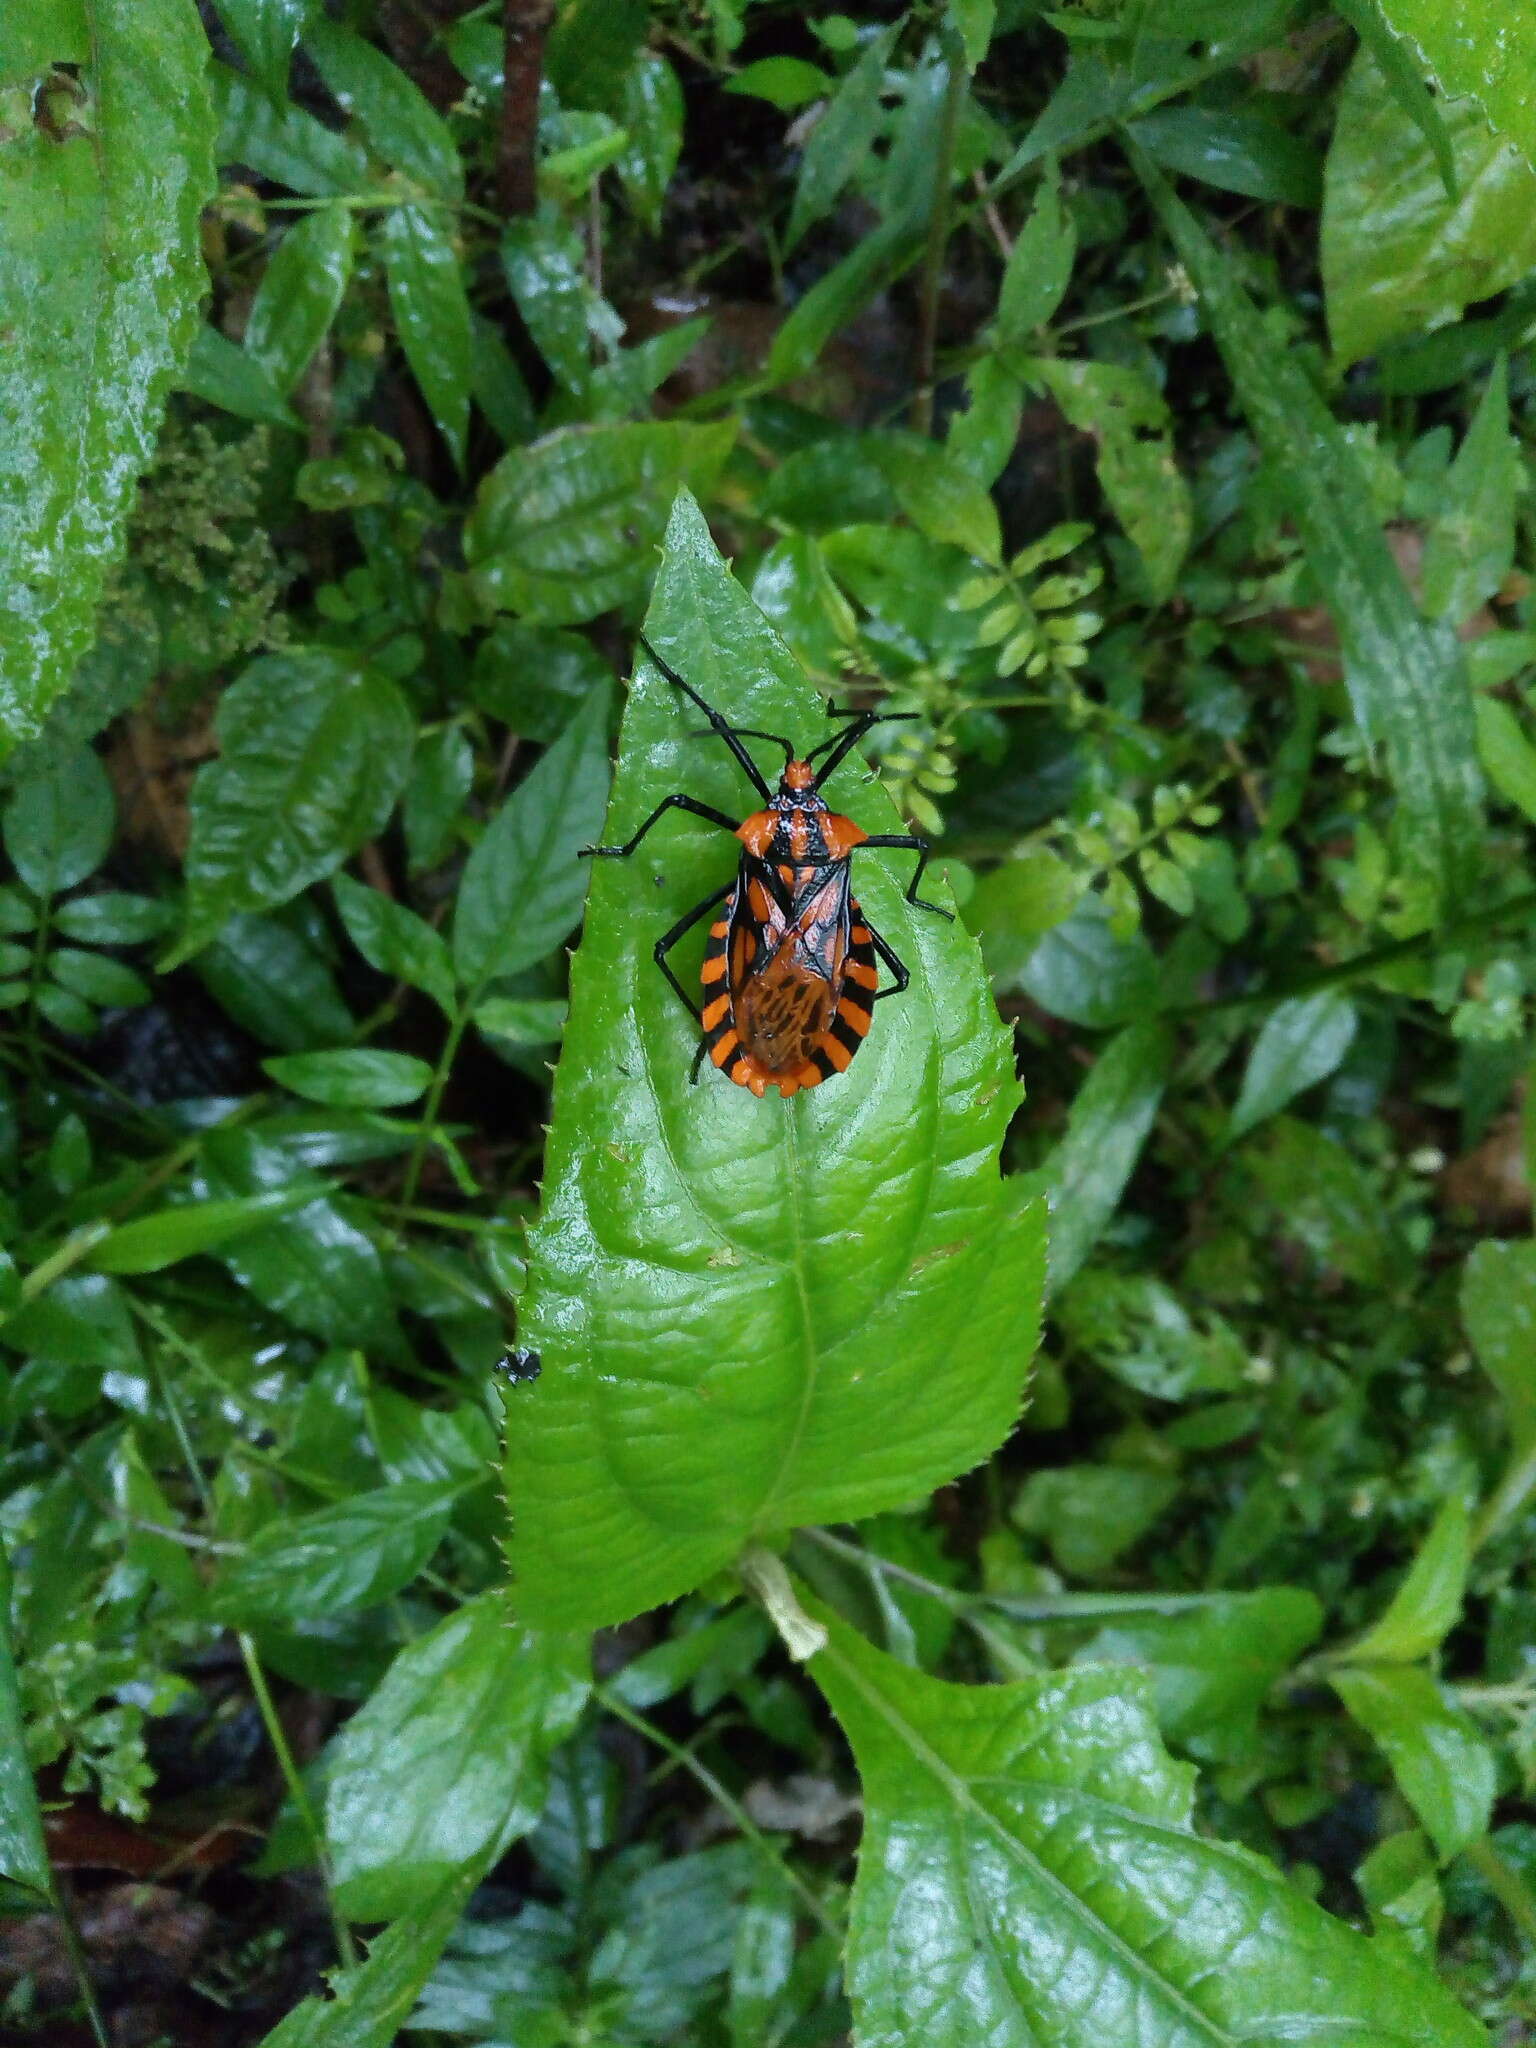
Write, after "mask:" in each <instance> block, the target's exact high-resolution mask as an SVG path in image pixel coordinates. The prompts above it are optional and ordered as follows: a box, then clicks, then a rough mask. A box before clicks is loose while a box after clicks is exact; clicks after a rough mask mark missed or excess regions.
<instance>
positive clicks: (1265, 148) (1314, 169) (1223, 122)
mask: <svg viewBox="0 0 1536 2048" xmlns="http://www.w3.org/2000/svg"><path fill="white" fill-rule="evenodd" d="M1127 132H1128V133H1129V134H1131V135H1134V136H1135V138H1136V140H1137V141H1138V142H1139V143H1140V144H1141V146H1142V148H1143V149H1144V150H1145V151H1146V152H1147V154H1148V156H1150V157H1151V158H1152V159H1153V161H1154V162H1155V163H1159V164H1161V165H1162V166H1163V168H1164V169H1165V170H1169V171H1181V172H1183V173H1185V174H1186V175H1187V176H1189V177H1191V178H1199V179H1200V180H1201V181H1202V183H1204V184H1207V185H1214V186H1215V187H1216V189H1217V190H1218V191H1221V192H1240V193H1241V194H1242V195H1243V196H1244V197H1245V198H1247V199H1264V200H1268V201H1271V202H1272V203H1274V204H1275V205H1278V206H1305V207H1313V206H1316V205H1317V203H1318V201H1319V199H1320V198H1321V196H1322V162H1321V159H1320V157H1319V155H1318V152H1317V150H1316V148H1315V147H1314V146H1313V145H1312V144H1311V143H1309V142H1306V141H1304V140H1303V139H1302V138H1301V137H1300V136H1299V135H1293V134H1292V133H1291V131H1290V129H1289V128H1286V127H1284V126H1283V125H1282V124H1281V123H1280V122H1279V121H1277V120H1274V119H1273V118H1272V117H1271V116H1269V115H1267V114H1262V113H1256V112H1253V111H1250V110H1247V109H1245V108H1242V107H1221V108H1216V107H1197V106H1188V105H1185V106H1178V107H1159V108H1158V109H1157V110H1156V111H1155V112H1154V113H1151V114H1144V115H1143V116H1142V117H1141V119H1140V120H1139V121H1132V122H1131V123H1130V126H1129V129H1128V131H1127Z"/></svg>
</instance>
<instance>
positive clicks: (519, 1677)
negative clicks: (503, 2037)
mask: <svg viewBox="0 0 1536 2048" xmlns="http://www.w3.org/2000/svg"><path fill="white" fill-rule="evenodd" d="M585 1651H586V1644H585V1641H584V1640H579V1639H576V1638H572V1637H561V1636H540V1635H537V1634H534V1633H533V1632H531V1631H530V1630H528V1629H525V1628H520V1627H519V1626H518V1625H517V1623H516V1622H515V1621H514V1620H513V1618H512V1616H511V1614H510V1613H509V1612H508V1608H507V1600H506V1596H505V1595H504V1594H502V1593H500V1592H491V1593H482V1594H480V1595H479V1596H478V1598H476V1599H473V1600H469V1601H467V1602H466V1603H465V1604H464V1606H462V1607H461V1608H459V1610H458V1611H457V1613H455V1614H451V1615H450V1616H449V1617H448V1619H447V1620H446V1621H442V1622H440V1623H439V1624H438V1626H437V1627H436V1628H434V1629H433V1630H432V1631H431V1632H430V1633H429V1634H427V1635H424V1636H420V1637H418V1638H417V1639H416V1641H415V1642H413V1643H410V1644H408V1645H407V1647H406V1648H405V1649H403V1650H402V1651H401V1652H400V1654H399V1656H398V1657H396V1659H395V1661H394V1663H393V1664H392V1665H391V1666H390V1668H389V1671H388V1673H387V1675H386V1676H385V1678H384V1681H383V1683H382V1684H381V1685H380V1686H379V1688H378V1690H377V1691H376V1692H374V1693H373V1694H372V1695H371V1696H370V1697H369V1698H368V1699H367V1700H366V1701H365V1702H364V1704H363V1706H362V1708H361V1710H360V1711H359V1712H358V1713H357V1714H356V1715H355V1716H354V1717H353V1719H352V1720H351V1721H349V1722H348V1723H347V1726H346V1728H345V1729H344V1731H343V1732H342V1734H341V1736H340V1738H339V1740H338V1741H337V1742H336V1744H335V1745H334V1747H333V1748H332V1749H331V1751H330V1752H329V1760H330V1779H329V1790H328V1792H327V1795H326V1810H325V1832H326V1840H327V1843H328V1845H329V1848H330V1852H331V1868H332V1873H333V1876H334V1878H335V1881H336V1883H337V1885H338V1887H339V1891H340V1899H341V1905H342V1909H343V1911H345V1912H346V1913H348V1914H349V1915H350V1916H351V1917H353V1918H354V1919H358V1920H386V1919H393V1918H394V1917H395V1916H396V1915H398V1914H402V1913H409V1912H412V1911H415V1910H417V1909H418V1908H419V1907H420V1906H421V1905H422V1904H423V1903H424V1902H425V1901H426V1900H427V1899H428V1898H430V1896H431V1894H432V1893H433V1891H435V1890H436V1889H437V1887H438V1886H439V1885H440V1884H442V1883H443V1881H444V1879H445V1878H448V1877H450V1876H451V1875H452V1873H453V1872H454V1871H455V1870H457V1869H458V1868H460V1867H461V1866H462V1865H463V1864H464V1862H465V1861H466V1860H468V1859H474V1860H477V1861H478V1860H480V1859H482V1858H488V1859H489V1860H491V1861H495V1860H496V1858H498V1857H499V1856H501V1855H502V1854H503V1853H504V1852H505V1850H506V1848H507V1846H508V1845H509V1843H511V1842H512V1841H514V1840H515V1839H516V1837H517V1836H518V1835H520V1834H524V1833H526V1831H527V1830H528V1829H529V1828H530V1827H531V1826H532V1825H533V1823H534V1822H535V1821H536V1820H537V1819H538V1817H539V1815H540V1813H541V1812H542V1811H543V1807H544V1798H545V1786H546V1778H545V1768H544V1767H545V1762H546V1759H547V1758H548V1755H549V1753H550V1751H551V1750H552V1749H553V1748H555V1746H556V1745H557V1744H558V1743H560V1742H562V1741H563V1740H564V1739H565V1737H566V1736H567V1735H569V1734H570V1732H571V1730H572V1729H573V1728H574V1726H575V1724H576V1720H577V1717H578V1716H579V1714H580V1712H581V1708H582V1704H583V1702H584V1701H585V1699H586V1695H587V1681H586V1674H585V1665H586V1657H585ZM381 1785H391V1786H393V1787H394V1788H395V1789H394V1793H393V1796H392V1797H390V1798H389V1799H380V1797H379V1787H380V1786H381Z"/></svg>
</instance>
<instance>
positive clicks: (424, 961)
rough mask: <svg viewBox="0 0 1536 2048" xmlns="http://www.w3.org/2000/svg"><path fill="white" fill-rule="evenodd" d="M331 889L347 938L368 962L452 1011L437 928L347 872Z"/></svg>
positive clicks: (449, 976)
mask: <svg viewBox="0 0 1536 2048" xmlns="http://www.w3.org/2000/svg"><path fill="white" fill-rule="evenodd" d="M331 888H332V890H333V892H334V894H335V897H336V908H337V910H338V911H339V912H340V914H341V921H342V923H343V924H344V925H345V926H346V928H347V937H348V938H349V939H350V940H351V941H352V943H353V945H354V946H356V948H357V950H358V951H359V953H361V954H362V956H363V958H364V959H365V960H366V961H367V962H368V965H369V966H370V967H374V968H377V970H378V971H379V973H380V974H388V975H392V976H394V978H395V979H396V980H398V981H408V982H409V983H410V985H411V987H412V988H419V989H422V990H423V991H424V992H425V993H426V994H427V995H429V996H431V998H432V1000H433V1001H434V1002H435V1003H436V1004H438V1006H439V1007H440V1008H441V1009H443V1010H444V1011H446V1012H448V1013H449V1014H451V1013H452V1010H453V962H452V960H451V958H450V957H449V953H448V942H447V940H446V939H445V938H444V937H443V935H442V934H441V932H438V931H435V930H434V929H433V927H432V926H431V925H429V924H428V923H427V921H426V919H425V918H424V917H418V916H417V915H416V913H415V911H414V910H411V909H409V908H408V907H407V906H406V905H405V904H404V903H396V902H394V901H393V899H392V898H390V897H388V896H386V895H385V894H384V893H383V891H382V890H380V889H370V888H368V887H366V886H365V885H364V884H363V883H362V882H355V881H353V879H352V877H351V876H350V875H337V876H336V878H335V879H334V881H333V882H332V883H331Z"/></svg>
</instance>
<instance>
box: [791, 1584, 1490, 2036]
mask: <svg viewBox="0 0 1536 2048" xmlns="http://www.w3.org/2000/svg"><path fill="white" fill-rule="evenodd" d="M822 1618H823V1619H824V1620H826V1621H827V1626H828V1628H829V1630H830V1634H831V1642H830V1645H829V1647H828V1648H827V1649H826V1650H824V1651H823V1652H821V1654H820V1655H819V1656H817V1657H816V1658H815V1659H814V1660H813V1661H812V1663H811V1665H810V1667H809V1668H810V1669H811V1671H812V1673H813V1674H814V1676H815V1678H816V1680H817V1682H818V1683H819V1684H820V1686H821V1687H822V1690H823V1691H824V1692H825V1693H826V1695H827V1698H828V1700H829V1702H830V1704H831V1706H832V1710H833V1712H834V1713H835V1714H836V1715H837V1717H838V1719H839V1721H840V1722H841V1723H842V1725H843V1728H844V1730H845V1731H846V1733H847V1735H848V1739H849V1741H850V1742H851V1743H852V1745H853V1751H854V1756H855V1759H856V1760H857V1763H858V1767H859V1775H860V1778H861V1779H862V1781H863V1786H864V1797H865V1818H864V1836H863V1840H862V1842H861V1843H860V1847H859V1874H858V1881H857V1884H856V1885H855V1888H854V1895H853V1917H852V1925H851V1929H850V1933H849V1940H848V1987H849V1994H850V1996H851V1998H852V2000H853V2006H854V2015H855V2019H856V2021H857V2024H858V2036H859V2041H860V2043H861V2048H909V2044H910V2043H912V2042H914V2041H922V2042H923V2043H924V2048H974V2044H975V2043H977V2042H981V2041H985V2042H986V2043H987V2044H988V2048H1040V2044H1042V2043H1045V2042H1050V2043H1053V2044H1054V2043H1062V2044H1066V2043H1072V2044H1073V2048H1077V2044H1079V2043H1089V2042H1105V2043H1108V2042H1114V2043H1116V2044H1120V2043H1126V2044H1130V2043H1132V2042H1135V2043H1138V2044H1141V2043H1146V2044H1148V2048H1151V2044H1153V2043H1155V2044H1156V2048H1258V2044H1260V2043H1263V2044H1265V2048H1268V2044H1271V2043H1274V2044H1278V2043H1280V2042H1282V2041H1284V2042H1285V2043H1287V2044H1307V2043H1312V2044H1315V2048H1343V2044H1344V2043H1346V2042H1347V2043H1348V2048H1487V2037H1486V2036H1485V2034H1484V2033H1483V2030H1482V2029H1481V2028H1480V2027H1479V2026H1478V2025H1477V2023H1476V2021H1474V2020H1473V2019H1472V2018H1471V2017H1470V2015H1469V2014H1468V2013H1467V2012H1466V2011H1465V2010H1464V2009H1463V2008H1462V2006H1461V2005H1460V2004H1458V2002H1457V2001H1456V1999H1455V1998H1454V1997H1453V1996H1452V1995H1451V1993H1450V1992H1449V1991H1447V1990H1445V1989H1444V1988H1443V1987H1442V1986H1441V1985H1440V1984H1439V1983H1437V1982H1436V1980H1435V1978H1434V1977H1433V1976H1432V1975H1430V1974H1429V1972H1427V1971H1425V1970H1421V1969H1420V1968H1419V1967H1418V1966H1417V1965H1415V1964H1414V1963H1413V1962H1412V1961H1411V1959H1410V1958H1409V1957H1408V1956H1407V1955H1406V1953H1405V1952H1404V1951H1403V1950H1402V1949H1401V1947H1395V1946H1394V1947H1389V1946H1387V1945H1386V1944H1383V1943H1378V1942H1376V1941H1374V1940H1371V1939H1368V1938H1367V1937H1365V1936H1363V1935H1360V1934H1357V1933H1356V1932H1355V1931H1354V1930H1353V1929H1352V1928H1350V1927H1347V1926H1346V1925H1345V1924H1344V1923H1343V1922H1342V1921H1339V1920H1335V1919H1333V1918H1332V1917H1331V1916H1330V1915H1329V1914H1327V1913H1325V1912H1324V1911H1323V1910H1322V1909H1321V1907H1319V1906H1316V1905H1314V1904H1313V1903H1312V1901H1311V1900H1309V1899H1307V1898H1305V1897H1304V1896H1303V1895H1302V1893H1301V1892H1300V1890H1299V1889H1298V1888H1297V1887H1296V1886H1294V1885H1292V1884H1291V1883H1290V1882H1289V1881H1288V1880H1287V1879H1286V1878H1285V1877H1284V1876H1283V1875H1282V1873H1281V1872H1280V1871H1279V1870H1277V1869H1276V1868H1275V1867H1274V1866H1273V1865H1272V1864H1269V1863H1266V1862H1265V1861H1264V1860H1263V1859H1262V1858H1261V1857H1258V1856H1256V1855H1254V1854H1253V1853H1252V1852H1251V1851H1250V1850H1247V1849H1243V1848H1239V1847H1237V1846H1236V1845H1234V1844H1231V1843H1226V1842H1221V1841H1215V1840H1212V1839H1211V1838H1210V1837H1209V1836H1207V1835H1204V1834H1199V1833H1197V1832H1196V1831H1195V1829H1194V1827H1193V1826H1192V1824H1191V1811H1190V1808H1191V1793H1192V1779H1193V1773H1192V1772H1191V1771H1190V1770H1189V1769H1188V1768H1187V1767H1186V1766H1183V1765H1179V1764H1175V1763H1173V1762H1172V1761H1171V1760H1170V1758H1169V1757H1168V1755H1167V1754H1166V1752H1165V1751H1164V1750H1163V1748H1162V1745H1161V1744H1160V1743H1159V1741H1158V1739H1157V1731H1156V1727H1155V1724H1154V1722H1153V1719H1152V1716H1151V1713H1150V1711H1149V1708H1148V1705H1147V1700H1146V1693H1145V1690H1144V1685H1143V1683H1139V1682H1138V1681H1137V1680H1136V1679H1135V1678H1133V1677H1132V1676H1131V1675H1130V1674H1129V1673H1127V1672H1124V1671H1119V1670H1115V1669H1113V1668H1111V1669H1109V1670H1103V1669H1090V1668H1085V1669H1079V1670H1075V1671H1067V1672H1059V1673H1053V1674H1051V1675H1050V1676H1048V1677H1044V1678H1032V1679H1029V1680H1026V1681H1024V1682H1022V1683H1019V1684H1013V1685H991V1686H960V1685H948V1684H945V1683H944V1682H943V1681H941V1680H939V1679H935V1678H929V1677H926V1676H925V1675H923V1674H922V1673H920V1672H917V1671H913V1670H911V1669H909V1668H908V1667H906V1666H905V1665H901V1664H898V1663H897V1662H896V1661H895V1660H894V1659H893V1658H890V1657H887V1656H885V1655H884V1654H883V1653H882V1652H880V1651H878V1650H874V1649H871V1648H870V1647H869V1645H868V1644H866V1643H864V1642H862V1641H861V1640H860V1639H859V1638H858V1637H857V1636H855V1635H854V1634H853V1633H852V1631H851V1630H849V1629H848V1628H847V1627H845V1626H844V1625H843V1624H842V1623H841V1622H838V1621H836V1620H834V1619H831V1618H829V1617H825V1616H823V1617H822Z"/></svg>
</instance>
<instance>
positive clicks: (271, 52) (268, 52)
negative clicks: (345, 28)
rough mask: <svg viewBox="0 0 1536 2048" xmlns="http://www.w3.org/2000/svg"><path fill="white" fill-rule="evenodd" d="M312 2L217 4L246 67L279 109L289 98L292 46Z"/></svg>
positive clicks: (235, 0) (226, 0) (221, 0)
mask: <svg viewBox="0 0 1536 2048" xmlns="http://www.w3.org/2000/svg"><path fill="white" fill-rule="evenodd" d="M312 4H313V0H218V8H219V19H220V20H221V21H222V22H223V24H224V26H225V27H226V28H227V29H228V30H229V33H230V36H231V37H232V38H233V40H234V43H235V45H236V47H237V48H238V50H239V52H240V54H241V56H242V57H244V59H245V61H246V63H247V64H248V65H249V66H250V68H251V70H252V71H253V72H254V73H255V74H256V77H257V78H258V79H259V80H260V82H261V84H262V86H263V87H264V88H265V90H266V91H267V93H268V94H269V95H270V97H271V99H272V101H273V104H274V105H275V106H278V107H281V105H282V103H283V101H284V100H285V99H286V97H287V94H288V67H289V64H290V63H291V61H292V58H293V46H294V44H295V43H296V42H297V41H298V39H299V37H300V35H301V34H302V33H303V30H304V25H305V22H306V20H307V19H308V16H309V12H310V8H311V5H312Z"/></svg>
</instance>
